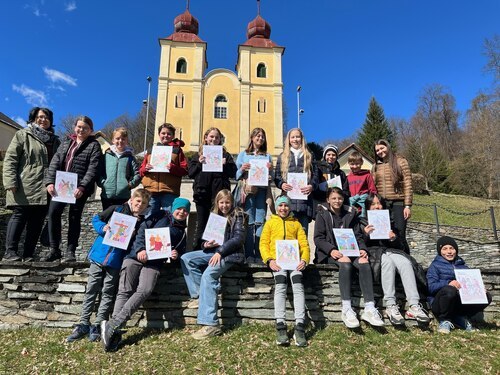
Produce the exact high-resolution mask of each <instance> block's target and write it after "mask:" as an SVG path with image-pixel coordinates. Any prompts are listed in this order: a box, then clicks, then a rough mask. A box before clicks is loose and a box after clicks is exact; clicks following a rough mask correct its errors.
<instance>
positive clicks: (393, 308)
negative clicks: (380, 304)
mask: <svg viewBox="0 0 500 375" xmlns="http://www.w3.org/2000/svg"><path fill="white" fill-rule="evenodd" d="M385 313H386V314H387V317H388V318H389V321H390V322H391V324H393V325H395V326H404V324H405V318H403V315H401V313H400V312H399V307H398V305H390V306H387V307H386V308H385Z"/></svg>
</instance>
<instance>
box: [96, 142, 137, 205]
mask: <svg viewBox="0 0 500 375" xmlns="http://www.w3.org/2000/svg"><path fill="white" fill-rule="evenodd" d="M140 183H141V176H140V174H139V164H138V163H137V159H136V158H135V157H134V155H132V149H127V150H125V151H124V152H123V153H122V154H121V155H118V154H116V153H114V152H113V151H112V150H111V149H108V150H107V151H106V153H105V154H104V158H103V163H101V168H100V173H99V179H98V180H97V185H99V186H100V187H101V188H102V192H101V197H102V198H107V199H117V198H119V199H128V198H130V190H132V189H133V188H135V187H137V186H138V185H139V184H140Z"/></svg>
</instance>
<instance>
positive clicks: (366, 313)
mask: <svg viewBox="0 0 500 375" xmlns="http://www.w3.org/2000/svg"><path fill="white" fill-rule="evenodd" d="M361 320H364V321H365V322H367V323H369V324H370V325H371V326H374V327H383V326H384V325H385V324H384V319H382V315H380V313H379V312H378V310H377V309H369V310H367V309H364V310H363V314H362V315H361Z"/></svg>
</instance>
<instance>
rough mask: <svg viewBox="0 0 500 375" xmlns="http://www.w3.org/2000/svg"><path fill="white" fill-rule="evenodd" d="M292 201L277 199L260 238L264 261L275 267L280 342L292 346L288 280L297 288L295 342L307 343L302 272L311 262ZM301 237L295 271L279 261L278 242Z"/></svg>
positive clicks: (307, 245)
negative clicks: (280, 264) (297, 263)
mask: <svg viewBox="0 0 500 375" xmlns="http://www.w3.org/2000/svg"><path fill="white" fill-rule="evenodd" d="M291 206H292V202H291V200H290V198H288V197H287V196H286V195H281V196H279V197H278V198H277V199H276V215H271V218H270V219H269V220H268V221H266V223H265V224H264V229H263V230H262V236H261V238H260V252H261V254H262V260H263V261H264V263H266V264H267V265H268V267H269V268H270V269H271V271H272V273H273V276H274V283H275V288H274V316H275V318H276V331H277V339H276V343H277V344H278V345H283V346H285V345H288V344H289V338H288V335H287V329H286V324H285V316H286V290H287V279H288V277H290V280H291V283H292V291H293V306H294V310H295V311H294V312H295V331H294V340H295V345H297V346H300V347H303V346H307V340H306V336H305V318H306V310H305V295H304V284H303V282H302V271H303V270H304V269H305V268H306V266H307V264H308V263H309V243H308V242H307V235H306V232H305V231H304V228H303V227H302V225H301V224H300V222H299V221H298V220H297V219H296V218H295V217H294V216H293V214H292V213H291ZM277 240H297V241H298V245H299V265H298V266H297V268H296V269H295V270H293V271H289V270H283V269H281V267H280V266H278V264H277V263H276V259H277V252H276V241H277Z"/></svg>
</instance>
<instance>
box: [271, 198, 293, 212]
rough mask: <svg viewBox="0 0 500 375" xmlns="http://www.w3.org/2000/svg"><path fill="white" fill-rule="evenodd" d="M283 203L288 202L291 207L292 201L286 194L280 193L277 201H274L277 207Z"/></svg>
mask: <svg viewBox="0 0 500 375" xmlns="http://www.w3.org/2000/svg"><path fill="white" fill-rule="evenodd" d="M281 203H286V205H287V206H288V207H290V206H291V204H292V201H291V200H290V198H288V197H287V196H286V195H280V196H279V197H278V198H276V202H274V207H275V208H276V209H277V208H278V206H279V205H280V204H281Z"/></svg>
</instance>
